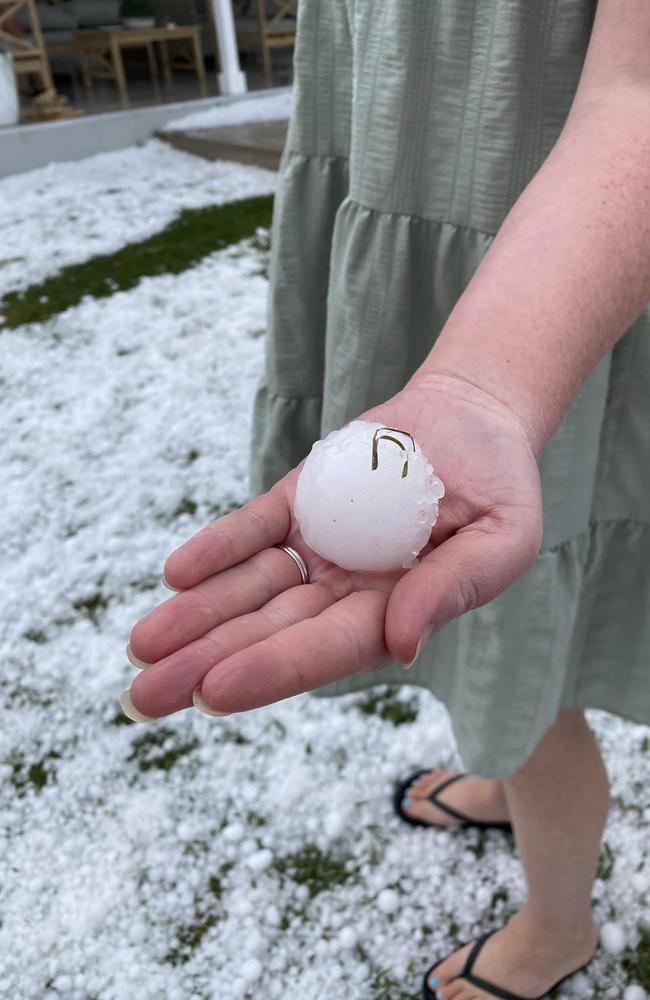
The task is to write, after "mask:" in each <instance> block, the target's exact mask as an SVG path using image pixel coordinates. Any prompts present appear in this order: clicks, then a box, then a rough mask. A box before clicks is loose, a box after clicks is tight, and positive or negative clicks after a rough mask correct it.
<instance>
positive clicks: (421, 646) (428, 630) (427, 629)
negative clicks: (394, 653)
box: [402, 623, 435, 670]
mask: <svg viewBox="0 0 650 1000" xmlns="http://www.w3.org/2000/svg"><path fill="white" fill-rule="evenodd" d="M434 628H435V625H434V624H433V623H431V625H427V626H426V627H425V629H424V632H423V633H422V635H421V636H420V641H419V642H418V644H417V648H416V650H415V656H414V657H413V659H412V660H411V662H410V663H403V664H402V666H403V667H404V670H409V669H410V668H411V667H412V666H413V664H414V663H415V661H416V660H417V658H418V656H419V655H420V653H421V652H422V650H423V649H424V646H425V645H426V643H427V641H428V640H429V639H430V638H431V633H432V632H433V630H434Z"/></svg>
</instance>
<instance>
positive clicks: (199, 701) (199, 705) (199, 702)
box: [192, 688, 232, 719]
mask: <svg viewBox="0 0 650 1000" xmlns="http://www.w3.org/2000/svg"><path fill="white" fill-rule="evenodd" d="M192 701H193V702H194V708H196V709H197V710H198V711H199V712H203V714H204V715H211V716H213V718H215V719H218V718H220V717H221V716H224V715H232V712H217V711H216V709H214V708H210V706H209V705H208V703H207V701H206V700H205V698H204V697H203V695H202V694H201V689H200V688H194V691H193V693H192Z"/></svg>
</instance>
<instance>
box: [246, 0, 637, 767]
mask: <svg viewBox="0 0 650 1000" xmlns="http://www.w3.org/2000/svg"><path fill="white" fill-rule="evenodd" d="M595 6H596V3H595V0H535V2H532V0H301V2H300V5H299V25H298V41H297V47H296V53H295V107H294V112H293V116H292V121H291V124H290V129H289V136H288V140H287V145H286V149H285V152H284V155H283V159H282V164H281V173H280V179H279V189H278V194H277V197H276V203H275V216H274V224H273V235H272V274H271V289H270V299H269V328H268V337H267V360H266V372H265V376H264V379H263V383H262V384H261V386H260V388H259V392H258V395H257V398H256V402H255V414H254V434H253V452H252V487H253V489H254V491H255V492H261V491H262V490H265V489H268V488H269V487H270V486H271V485H272V483H274V482H275V481H276V480H277V479H279V478H280V477H281V476H283V475H284V474H285V473H286V472H287V471H288V470H289V469H290V468H292V467H293V466H294V465H296V464H297V463H298V462H299V461H300V460H301V459H302V458H303V457H304V456H305V455H306V454H307V453H308V451H309V449H310V447H311V445H312V443H313V441H314V440H316V439H317V438H319V437H322V436H323V435H324V434H327V433H328V432H329V431H331V430H333V429H334V428H337V427H340V426H341V425H342V424H344V423H346V422H347V421H348V420H351V419H352V418H354V417H356V416H357V415H358V414H359V413H361V412H362V411H363V410H365V409H366V408H367V407H369V406H372V405H375V404H377V403H379V402H382V401H384V400H386V399H388V398H389V397H390V396H392V395H393V394H394V393H395V392H397V391H398V390H399V389H400V388H401V387H402V386H403V385H404V383H405V382H406V381H407V379H408V378H409V377H410V375H411V374H412V373H413V371H414V370H415V369H416V368H417V367H418V365H419V364H420V363H421V362H422V360H423V359H424V358H425V356H426V355H427V354H428V352H429V350H430V349H431V346H432V344H433V341H434V340H435V338H436V336H437V335H438V333H439V332H440V330H441V329H442V327H443V325H444V323H445V321H446V319H447V317H448V315H449V313H450V312H451V309H452V308H453V306H454V304H455V302H456V300H457V299H458V298H459V296H460V295H461V293H462V292H463V290H464V288H465V286H466V285H467V284H468V282H469V280H470V279H471V277H472V275H473V273H474V271H475V270H476V267H477V265H478V264H479V262H480V260H481V257H482V256H483V254H484V253H485V251H486V250H487V249H488V247H489V246H490V242H491V240H492V238H493V236H494V234H495V233H496V232H497V230H498V228H499V226H500V224H501V222H502V221H503V219H504V217H505V216H506V214H507V213H508V211H509V209H510V207H511V205H512V204H513V202H514V201H515V199H516V198H517V196H518V195H519V194H520V192H521V191H522V190H523V188H524V187H525V186H526V184H527V183H528V181H529V180H530V179H531V177H532V176H533V174H534V173H535V172H536V171H537V169H538V168H539V167H540V165H541V164H542V162H543V160H544V159H545V157H546V156H547V154H548V153H549V152H550V150H551V147H552V146H553V144H554V142H555V140H556V139H557V137H558V135H559V133H560V130H561V128H562V125H563V123H564V120H565V118H566V115H567V113H568V110H569V107H570V104H571V101H572V98H573V95H574V93H575V90H576V87H577V83H578V79H579V75H580V71H581V67H582V63H583V60H584V56H585V53H586V50H587V45H588V42H589V36H590V32H591V26H592V22H593V16H594V12H595ZM549 294H552V289H551V290H549ZM649 325H650V311H645V312H644V313H642V315H641V316H640V317H639V318H638V320H637V321H636V322H635V323H634V325H633V327H632V328H630V329H629V330H628V331H627V332H626V334H625V336H624V337H623V338H622V340H621V341H620V342H619V343H618V344H617V346H616V347H615V348H614V350H613V351H612V352H611V354H610V355H609V356H608V357H607V358H606V359H605V360H604V362H603V363H602V364H601V365H600V366H599V367H598V369H597V370H596V371H595V372H594V373H593V375H592V376H591V377H590V378H589V380H588V381H587V383H586V384H585V385H584V387H583V389H582V391H581V392H580V394H579V396H578V398H577V399H576V400H575V402H574V404H573V406H572V408H571V410H570V411H569V413H568V415H567V416H566V418H565V420H564V421H563V423H562V425H561V427H560V428H559V430H558V432H557V433H556V435H555V437H554V438H553V440H552V441H551V442H550V444H549V445H548V447H547V448H546V450H545V451H544V453H543V455H542V456H541V459H540V467H541V473H542V481H543V490H544V505H545V537H544V543H543V549H542V552H541V554H540V556H539V558H538V559H537V560H536V562H535V563H534V565H533V567H532V568H531V569H530V570H529V572H528V573H527V574H526V575H525V576H524V577H523V578H522V579H521V580H520V581H518V582H517V583H515V584H514V585H513V586H512V587H510V589H509V590H508V591H507V592H506V593H505V594H503V595H502V596H501V597H499V598H498V599H497V600H495V601H493V602H492V603H491V604H489V605H487V606H486V607H484V608H480V609H478V610H477V611H474V612H471V613H470V614H467V615H465V616H463V617H462V618H460V619H458V620H457V621H455V622H453V623H452V624H450V625H448V626H447V627H446V628H445V629H443V630H442V631H441V632H440V633H439V634H437V635H436V636H434V637H433V638H432V639H431V640H430V641H429V643H428V644H427V646H426V648H425V650H424V651H423V653H422V655H421V656H420V658H419V660H418V662H417V663H416V665H415V666H414V667H413V668H412V669H411V670H410V671H408V672H405V671H404V670H403V669H402V668H401V667H400V666H398V665H397V664H394V665H392V666H390V667H388V668H386V669H384V670H380V671H377V672H375V673H364V674H357V675H354V676H352V677H350V678H347V679H345V680H344V681H338V682H336V683H335V684H331V685H329V686H327V687H325V688H322V689H320V691H319V692H318V694H320V695H324V696H328V695H332V694H341V693H345V692H350V691H356V690H360V689H362V688H366V687H368V686H370V685H373V684H377V683H387V682H390V683H395V682H397V683H406V684H418V685H422V686H423V687H426V688H428V689H429V690H430V691H432V692H433V694H434V695H435V696H436V697H437V698H439V699H441V700H442V701H443V702H444V703H445V705H446V706H447V709H448V711H449V713H450V716H451V720H452V724H453V728H454V732H455V736H456V740H457V744H458V750H459V753H460V756H461V758H462V761H463V764H464V766H465V768H466V769H467V770H469V771H471V772H473V773H475V774H477V775H482V776H484V777H504V776H506V775H508V774H510V773H512V772H513V771H515V770H516V769H517V768H519V767H520V766H521V765H522V764H523V763H524V762H525V761H526V759H527V758H528V757H529V755H530V754H531V752H532V751H533V750H534V748H535V746H536V744H537V743H538V741H539V740H540V738H541V737H542V735H543V734H544V732H545V730H546V729H547V728H548V727H549V726H550V725H551V724H552V723H553V721H554V719H555V716H556V714H557V711H558V709H559V708H560V707H594V708H601V709H606V710H608V711H610V712H614V713H616V714H618V715H621V716H625V717H627V718H629V719H633V720H636V721H638V722H641V723H650V508H649V497H650V330H649V329H648V327H649ZM480 349H481V348H480V346H479V345H477V350H480Z"/></svg>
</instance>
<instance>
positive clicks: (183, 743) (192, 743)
mask: <svg viewBox="0 0 650 1000" xmlns="http://www.w3.org/2000/svg"><path fill="white" fill-rule="evenodd" d="M198 745H199V741H198V740H197V739H195V738H194V737H192V739H188V740H183V739H182V738H181V737H180V736H179V734H178V733H176V732H175V730H173V729H170V728H169V727H166V726H161V727H160V728H159V729H152V730H148V731H147V732H146V733H142V734H141V735H140V736H136V737H135V739H134V740H133V742H132V744H131V753H130V754H129V756H128V760H130V761H134V762H135V764H136V765H137V767H138V768H139V769H140V770H141V771H151V770H158V771H169V770H171V768H172V767H173V766H174V764H175V763H176V761H178V760H179V759H180V758H181V757H185V756H187V754H188V753H192V751H193V750H196V748H197V747H198Z"/></svg>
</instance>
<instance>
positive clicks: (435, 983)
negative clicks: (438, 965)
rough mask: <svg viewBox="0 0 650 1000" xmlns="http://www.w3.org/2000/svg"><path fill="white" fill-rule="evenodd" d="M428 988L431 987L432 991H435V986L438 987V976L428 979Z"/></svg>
mask: <svg viewBox="0 0 650 1000" xmlns="http://www.w3.org/2000/svg"><path fill="white" fill-rule="evenodd" d="M429 986H430V987H431V989H432V990H435V988H436V986H440V980H439V978H438V976H430V977H429Z"/></svg>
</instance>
